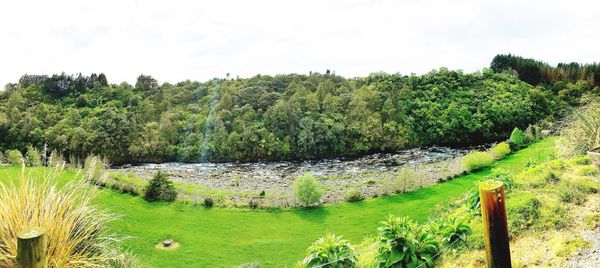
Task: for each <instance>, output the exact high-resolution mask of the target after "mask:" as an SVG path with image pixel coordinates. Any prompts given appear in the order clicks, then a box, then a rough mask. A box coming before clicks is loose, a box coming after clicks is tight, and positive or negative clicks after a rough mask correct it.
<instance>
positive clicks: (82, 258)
mask: <svg viewBox="0 0 600 268" xmlns="http://www.w3.org/2000/svg"><path fill="white" fill-rule="evenodd" d="M61 172H62V171H61V170H60V169H55V170H54V171H52V172H50V173H48V174H46V175H34V174H33V171H30V172H29V173H28V174H25V173H26V172H25V170H24V171H23V172H22V175H21V176H20V178H19V182H18V184H12V183H10V184H4V183H0V266H2V267H16V257H17V256H16V255H17V233H19V232H20V231H22V230H23V229H25V228H29V227H43V228H45V229H46V241H47V244H48V253H47V254H48V255H47V259H48V265H49V267H106V266H110V264H111V263H121V262H124V261H126V260H123V259H122V258H125V257H124V256H126V255H124V254H122V253H120V252H119V248H118V242H119V241H120V239H119V238H117V237H115V236H114V235H113V234H112V233H111V232H110V230H109V229H107V227H106V224H107V223H108V222H110V221H112V220H114V219H115V217H114V216H113V215H111V214H109V213H108V212H107V211H105V210H102V209H99V208H98V207H96V206H95V205H93V204H92V200H93V198H94V197H95V196H96V192H95V190H94V189H93V188H92V187H90V186H88V185H87V183H85V182H84V181H82V180H75V181H73V182H70V183H68V184H67V185H65V186H63V187H61V188H58V187H57V185H56V182H57V178H58V177H59V176H60V174H61ZM127 258H131V257H129V256H128V257H127ZM128 263H129V262H128Z"/></svg>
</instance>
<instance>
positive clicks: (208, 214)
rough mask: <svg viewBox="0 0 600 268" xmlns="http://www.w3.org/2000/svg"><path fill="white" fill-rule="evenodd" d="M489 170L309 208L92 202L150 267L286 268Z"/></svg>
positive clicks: (454, 191) (421, 210)
mask: <svg viewBox="0 0 600 268" xmlns="http://www.w3.org/2000/svg"><path fill="white" fill-rule="evenodd" d="M554 142H555V138H549V139H546V140H543V141H541V142H538V143H535V144H533V145H531V146H530V147H528V148H526V149H524V150H521V151H519V152H516V153H515V154H512V155H509V156H508V157H506V158H504V159H503V160H500V161H498V162H496V163H495V164H494V165H493V166H492V167H496V166H498V167H503V168H505V169H506V170H510V171H518V170H521V169H523V168H524V167H525V166H526V165H530V164H531V163H535V162H541V161H543V160H545V159H546V158H548V157H549V156H550V155H553V154H554ZM38 170H40V171H41V172H43V170H44V169H41V168H39V169H38ZM490 170H491V169H490V168H485V169H482V170H480V171H479V172H475V173H471V174H468V175H465V176H461V177H459V178H456V179H454V180H450V181H446V182H444V183H441V184H437V185H433V186H431V187H427V188H423V189H419V190H416V191H412V192H408V193H403V194H400V195H394V196H387V197H383V198H376V199H368V200H364V201H362V202H358V203H340V204H335V205H329V206H324V207H318V208H312V209H291V210H270V211H267V210H245V209H224V208H211V209H207V208H203V207H201V206H192V205H186V204H183V203H181V202H175V203H172V204H167V203H148V202H146V201H144V200H143V199H142V198H141V197H132V196H130V195H123V194H119V193H117V192H114V191H110V190H104V191H101V193H100V195H99V196H98V197H97V198H96V200H95V202H97V204H99V205H101V206H103V207H106V208H109V209H111V210H112V211H114V212H116V213H118V214H120V215H122V217H121V219H119V220H117V221H114V222H112V223H111V226H112V227H113V228H114V229H115V230H117V231H119V232H121V233H122V234H127V235H130V236H133V237H134V238H132V239H130V240H128V241H126V242H125V245H126V247H128V249H129V250H131V251H132V253H134V254H135V255H137V256H139V259H140V260H143V261H144V262H145V263H147V264H148V265H149V266H151V267H181V266H182V265H185V266H192V267H232V266H235V265H239V264H243V263H253V262H257V263H260V265H261V267H293V266H294V264H295V263H296V262H297V261H299V260H302V259H303V258H304V256H305V252H306V248H307V247H309V246H310V245H311V244H312V243H313V242H314V241H315V240H316V239H317V238H319V237H322V236H323V235H325V234H326V233H327V232H331V233H335V234H337V235H343V236H344V238H345V239H348V240H350V241H351V242H352V243H353V244H358V243H360V242H361V241H363V239H364V238H365V237H368V236H372V235H374V234H376V228H377V226H378V225H379V222H380V221H382V220H384V219H385V217H386V216H387V215H388V214H394V215H398V216H408V217H410V218H411V219H413V220H415V221H418V222H423V221H425V220H427V218H428V217H429V216H430V215H431V213H432V208H434V207H435V206H436V205H438V204H442V203H447V202H448V201H449V200H452V199H455V198H457V197H459V196H460V195H462V194H463V193H465V192H467V191H468V190H470V189H472V188H473V187H475V186H474V185H475V184H474V182H475V181H477V180H479V179H482V178H483V177H485V176H486V175H489V174H490V172H491V171H490ZM19 172H20V171H19V168H17V167H3V168H0V179H5V178H16V177H18V173H19ZM73 176H74V172H66V173H65V174H64V175H63V178H64V179H65V180H69V179H70V178H72V177H73ZM165 238H173V239H175V240H176V241H178V242H179V243H180V244H181V247H180V248H179V249H177V250H175V251H159V250H156V249H154V245H155V244H156V243H158V242H159V241H160V240H162V239H165Z"/></svg>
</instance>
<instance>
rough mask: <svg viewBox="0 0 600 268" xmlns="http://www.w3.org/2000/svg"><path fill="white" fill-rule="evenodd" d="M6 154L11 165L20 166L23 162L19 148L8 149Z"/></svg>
mask: <svg viewBox="0 0 600 268" xmlns="http://www.w3.org/2000/svg"><path fill="white" fill-rule="evenodd" d="M4 154H5V156H6V160H7V161H8V163H9V164H11V165H15V166H18V165H21V164H22V162H23V155H22V154H21V152H20V151H19V150H8V151H6V153H4Z"/></svg>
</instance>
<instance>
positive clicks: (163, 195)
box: [144, 171, 177, 202]
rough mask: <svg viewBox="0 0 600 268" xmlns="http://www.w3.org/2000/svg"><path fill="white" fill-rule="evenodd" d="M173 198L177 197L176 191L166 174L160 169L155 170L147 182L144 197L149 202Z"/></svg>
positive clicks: (170, 200)
mask: <svg viewBox="0 0 600 268" xmlns="http://www.w3.org/2000/svg"><path fill="white" fill-rule="evenodd" d="M175 198H177V191H176V190H175V186H173V183H172V182H171V180H169V177H168V176H167V174H166V173H163V172H161V171H158V172H156V174H155V175H154V177H153V178H152V179H151V180H150V181H149V182H148V187H147V188H146V194H145V195H144V199H146V200H147V201H150V202H152V201H158V200H163V201H168V202H172V201H175Z"/></svg>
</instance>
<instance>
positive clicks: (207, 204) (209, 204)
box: [203, 197, 215, 208]
mask: <svg viewBox="0 0 600 268" xmlns="http://www.w3.org/2000/svg"><path fill="white" fill-rule="evenodd" d="M214 204H215V201H214V200H213V199H212V198H211V197H207V198H204V203H203V205H204V206H205V207H207V208H212V207H213V206H214Z"/></svg>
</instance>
